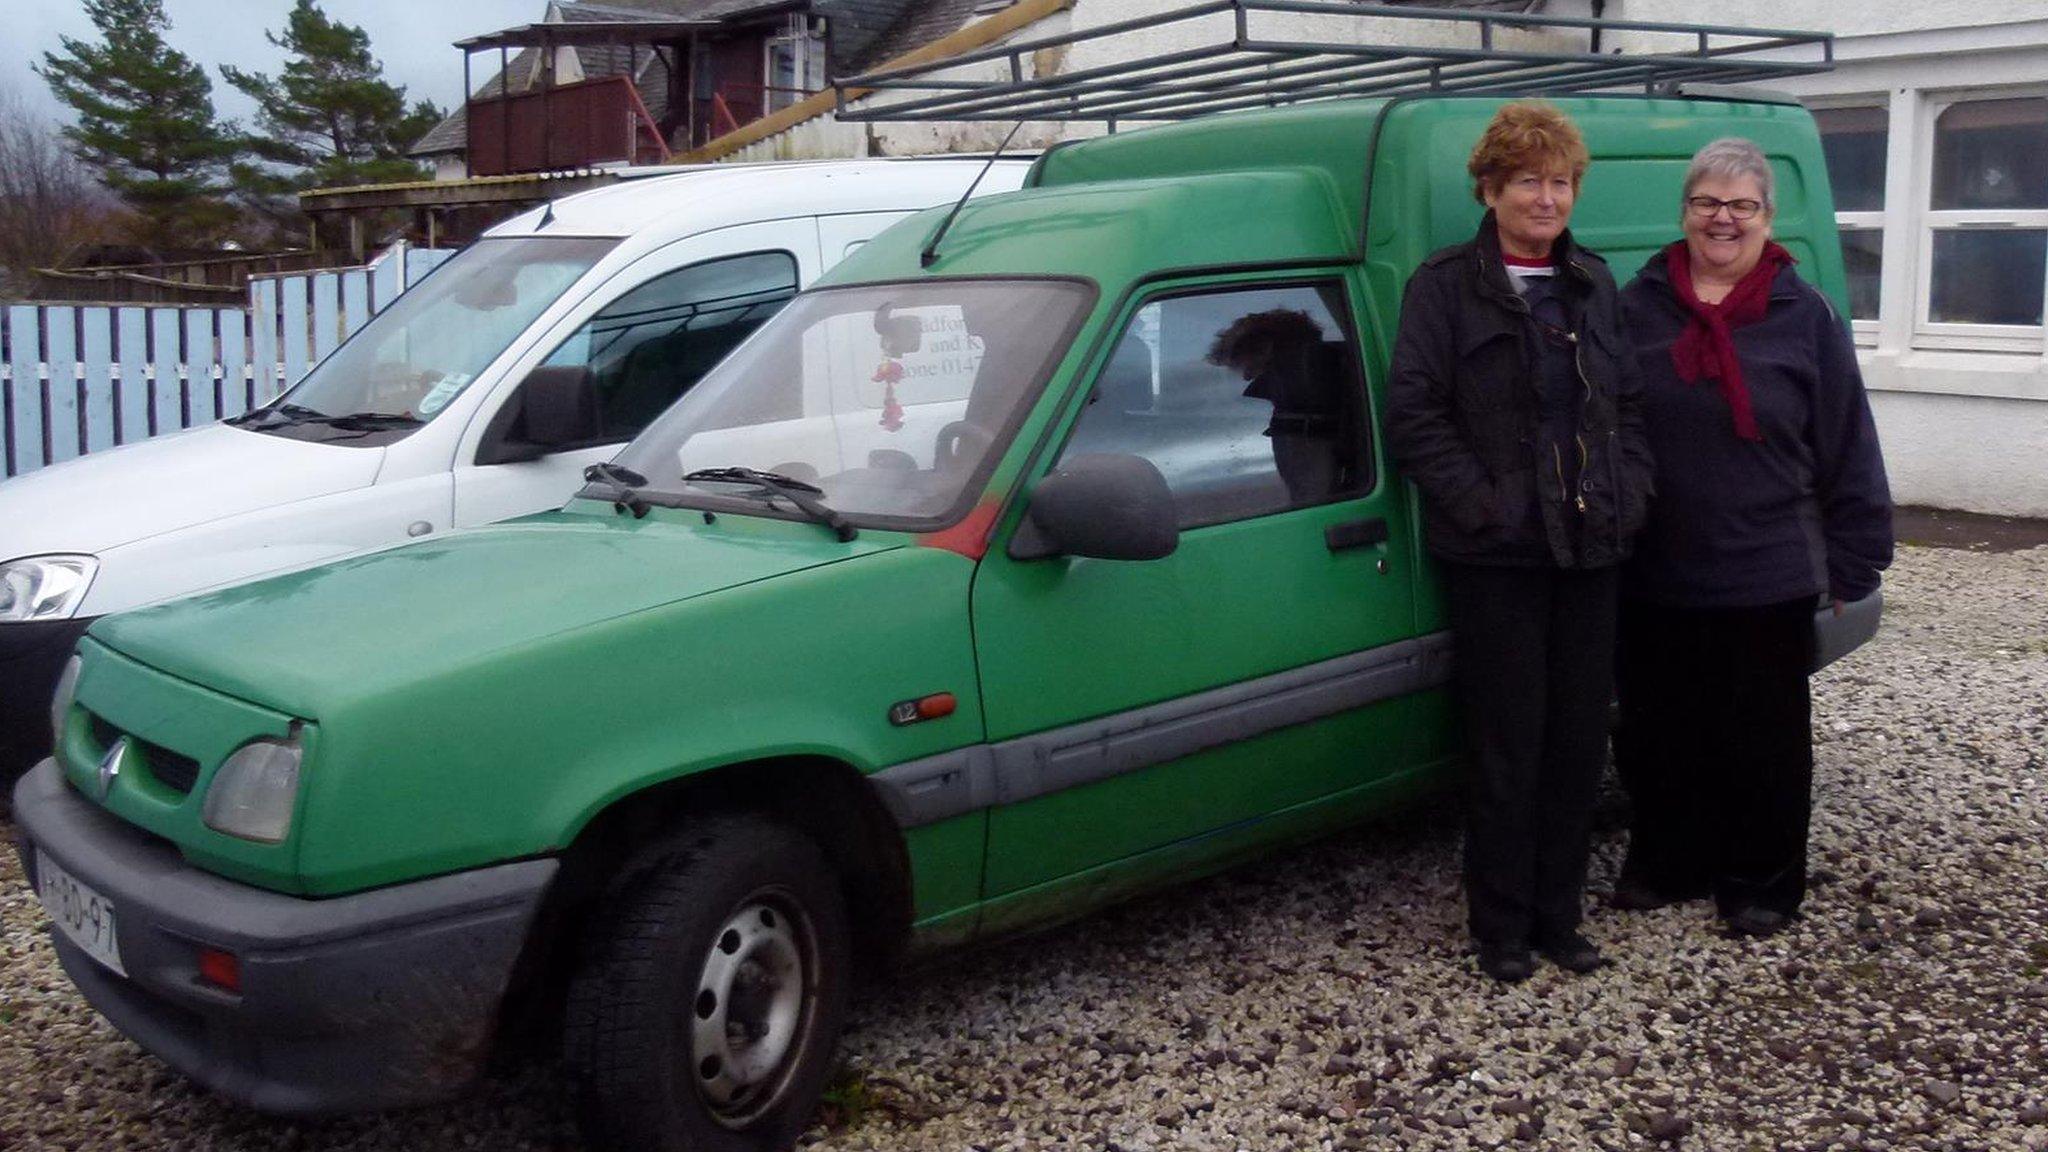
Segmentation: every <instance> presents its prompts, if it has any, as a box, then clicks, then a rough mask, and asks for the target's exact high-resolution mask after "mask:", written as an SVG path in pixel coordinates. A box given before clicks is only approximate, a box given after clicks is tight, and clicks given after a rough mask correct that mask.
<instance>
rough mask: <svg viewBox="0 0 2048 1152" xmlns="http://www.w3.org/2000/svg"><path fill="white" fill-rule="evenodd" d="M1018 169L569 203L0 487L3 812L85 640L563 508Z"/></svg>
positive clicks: (910, 172) (860, 175)
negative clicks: (902, 225)
mask: <svg viewBox="0 0 2048 1152" xmlns="http://www.w3.org/2000/svg"><path fill="white" fill-rule="evenodd" d="M985 167H986V168H988V171H987V173H986V175H985V176H984V175H983V174H982V173H983V169H984V168H985ZM1028 167H1029V164H1028V161H1026V160H999V161H996V162H995V163H994V164H993V166H989V165H988V164H987V162H986V161H983V160H980V159H973V158H960V159H941V158H929V159H910V158H905V159H897V160H860V161H820V162H812V163H798V164H764V165H724V166H713V167H707V168H697V169H690V170H684V171H679V172H674V173H670V174H666V175H661V176H650V177H643V178H635V179H631V180H627V181H622V182H620V183H619V184H616V185H613V186H610V187H606V188H600V189H597V190H595V191H590V192H585V193H582V194H580V195H576V196H570V197H568V198H566V199H563V200H561V201H559V202H557V203H554V204H551V205H547V206H546V207H543V208H536V209H534V210H532V211H529V212H527V213H525V214H523V215H521V216H518V217H515V218H514V219H512V220H509V221H507V222H505V223H503V224H500V225H498V226H497V227H496V228H493V229H491V230H490V231H489V232H488V233H486V234H485V235H484V236H483V237H482V238H480V239H479V240H477V241H476V243H474V244H472V245H470V246H469V247H468V248H466V249H464V250H463V251H462V252H461V253H459V254H458V255H456V256H455V257H454V258H452V259H451V260H449V261H448V262H447V263H446V264H444V265H442V266H441V267H440V268H438V269H436V270H435V271H434V273H433V274H432V275H431V276H429V277H428V278H427V279H425V280H424V281H422V282H420V283H419V284H418V285H416V286H415V287H414V288H413V289H412V290H411V291H409V292H407V293H405V294H404V295H403V296H401V297H399V299H398V300H397V301H395V302H394V303H393V304H392V305H391V306H390V307H389V308H387V309H385V310H384V311H383V312H381V313H379V314H378V315H377V316H376V317H375V318H374V319H372V320H371V321H370V322H369V323H368V324H366V325H364V326H363V328H362V329H361V330H360V331H358V332H357V333H356V334H355V335H354V336H352V337H350V338H349V340H348V342H347V343H345V344H343V345H342V346H341V347H340V348H338V349H336V350H335V352H334V353H333V354H332V355H331V356H329V357H327V359H325V360H323V361H322V362H321V363H320V364H319V365H318V366H317V367H315V368H314V369H313V371H312V372H311V373H309V374H308V375H307V376H306V377H305V379H303V380H301V381H300V382H299V383H298V384H297V385H295V386H294V387H292V388H291V389H290V390H288V391H287V392H286V393H285V394H284V395H283V396H281V397H279V398H278V399H277V400H276V401H274V402H272V403H270V404H268V405H266V406H264V407H262V408H260V409H258V410H256V411H254V412H251V413H249V414H248V415H246V416H241V417H236V418H234V419H231V420H227V421H223V422H221V423H218V424H210V425H207V426H205V427H201V428H194V429H191V430H188V431H184V432H179V433H175V434H172V435H166V436H160V437H157V438H156V439H153V440H149V441H146V442H143V443H140V444H134V445H129V446H126V447H122V448H117V449H113V450H111V451H107V452H100V453H95V454H93V455H91V456H86V457H83V458H81V459H78V460H74V461H70V462H68V463H64V464H58V465H54V466H52V467H48V468H44V469H42V470H40V471H37V472H33V473H30V474H28V475H26V476H22V477H18V478H16V479H13V480H9V481H6V482H5V483H0V808H4V798H5V797H6V795H7V793H8V792H9V791H10V789H11V786H12V784H13V781H14V778H15V777H16V776H18V775H20V774H21V773H22V772H23V771H25V770H26V769H27V768H28V767H29V765H30V764H32V763H34V762H35V761H36V760H37V759H39V758H41V757H42V756H43V755H45V754H47V752H48V750H49V747H50V725H49V721H48V717H47V715H46V713H47V704H48V702H49V700H50V698H51V693H52V690H53V689H54V688H55V686H56V682H57V678H58V675H59V672H60V670H61V668H62V666H63V664H64V661H65V659H66V658H67V657H68V656H69V654H70V652H71V649H72V646H73V645H74V644H75V643H76V641H77V639H78V637H79V635H80V634H81V633H83V632H84V631H85V629H86V626H87V625H89V624H90V623H91V622H92V621H93V619H95V618H97V617H99V616H103V615H106V614H107V613H109V612H117V611H120V610H122V609H124V608H132V607H135V606H136V605H139V604H145V603H149V602H152V601H156V600H163V599H167V598H169V597H173V596H182V595H185V594H187V593H191V592H197V591H201V590H203V589H207V588H213V587H218V586H220V585H223V584H230V583H236V582H239V581H243V580H247V579H250V578H252V577H256V576H261V575H264V574H267V573H272V572H277V571H280V570H283V569H286V568H293V567H298V566H301V565H306V564H311V563H314V562H316V561H321V560H326V559H330V558H332V557H335V556H339V555H342V554H344V553H348V552H354V551H358V550H361V549H364V548H370V547H375V546H379V545H387V544H394V543H398V542H400V541H403V540H405V539H407V538H409V537H420V536H428V535H431V534H433V533H437V532H443V531H446V530H448V529H450V528H461V527H465V526H469V525H475V524H484V523H488V522H490V521H493V520H502V519H504V518H506V517H508V516H517V515H521V514H524V513H528V512H536V511H540V510H543V509H547V508H553V507H556V506H558V505H560V504H562V503H563V502H564V501H566V500H567V499H568V498H569V497H570V495H571V494H572V493H574V492H575V491H576V489H577V488H578V487H580V486H581V485H582V483H583V478H582V477H583V469H584V467H585V466H586V465H589V464H591V463H594V462H596V461H600V460H604V459H607V458H609V457H610V456H611V455H612V454H613V452H615V451H616V450H617V449H618V447H619V445H620V444H622V443H623V442H625V441H626V440H629V439H631V438H632V437H633V435H634V434H635V433H637V432H638V431H639V430H640V428H641V427H642V426H643V425H644V424H646V423H647V421H648V420H650V419H652V418H653V417H654V416H655V415H656V414H657V413H659V412H661V410H662V409H664V408H666V407H668V405H669V403H670V402H671V401H673V400H674V399H675V398H676V397H677V396H679V395H681V394H682V392H683V390H684V389H686V388H688V387H689V386H690V385H691V384H692V383H694V382H695V381H696V379H697V378H698V377H699V376H700V375H702V374H703V372H704V370H705V369H707V368H709V367H711V366H712V365H713V364H715V363H717V362H718V360H719V359H720V358H721V357H722V356H724V355H725V353H726V352H727V351H728V350H729V349H731V348H732V347H733V346H734V345H735V344H737V343H739V341H740V340H741V339H742V338H744V337H745V336H746V335H747V333H749V332H751V331H752V330H753V329H754V327H755V326H756V325H758V324H759V323H760V322H761V321H762V320H764V319H766V318H767V317H768V316H769V315H771V314H772V313H774V312H775V311H776V310H777V309H778V308H780V307H781V306H782V305H783V303H784V302H785V301H787V300H788V299H789V298H790V297H791V296H793V295H795V294H796V292H797V291H798V290H799V289H801V288H803V287H805V286H807V285H809V284H810V283H811V282H812V281H814V280H816V279H817V278H818V276H819V275H821V274H822V273H823V272H824V271H825V270H826V269H827V268H829V267H831V266H832V265H833V264H835V263H837V262H838V261H839V260H840V258H842V257H843V256H845V255H846V254H847V253H848V252H850V251H852V250H853V249H854V248H856V247H858V246H859V245H860V244H861V243H863V242H864V241H866V240H867V239H868V238H869V237H870V236H873V235H874V234H875V233H877V232H880V231H881V230H882V229H883V228H886V227H887V226H889V225H890V224H892V223H894V222H896V221H897V220H900V219H902V218H903V217H904V216H907V215H909V214H910V213H912V212H914V211H917V210H920V209H923V208H927V207H930V206H932V205H935V204H943V203H946V202H948V201H951V200H956V199H958V198H959V197H960V196H961V195H962V194H963V193H965V192H966V191H967V190H968V189H969V187H970V186H973V187H974V190H975V192H976V194H981V193H987V192H1005V191H1010V190H1013V189H1015V188H1017V187H1019V186H1020V185H1021V183H1022V182H1023V179H1024V174H1025V171H1026V169H1027V168H1028ZM977 177H979V178H980V183H979V184H978V185H977V184H975V181H976V179H977Z"/></svg>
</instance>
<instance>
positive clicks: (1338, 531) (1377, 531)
mask: <svg viewBox="0 0 2048 1152" xmlns="http://www.w3.org/2000/svg"><path fill="white" fill-rule="evenodd" d="M1386 542H1387V522H1386V520H1385V519H1383V518H1381V517H1378V516H1374V517H1373V518H1371V519H1370V520H1346V521H1344V522H1343V523H1342V524H1332V525H1330V526H1329V527H1328V528H1325V529H1323V543H1324V544H1325V545H1327V546H1328V547H1329V549H1330V551H1332V552H1342V551H1344V550H1345V549H1346V548H1363V547H1365V546H1366V545H1368V544H1385V543H1386Z"/></svg>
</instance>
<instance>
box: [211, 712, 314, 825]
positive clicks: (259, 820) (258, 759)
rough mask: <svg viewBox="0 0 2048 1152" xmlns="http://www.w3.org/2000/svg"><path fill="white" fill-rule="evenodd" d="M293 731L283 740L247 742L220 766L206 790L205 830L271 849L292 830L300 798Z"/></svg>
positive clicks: (295, 738)
mask: <svg viewBox="0 0 2048 1152" xmlns="http://www.w3.org/2000/svg"><path fill="white" fill-rule="evenodd" d="M301 756H302V752H301V749H300V747H299V738H298V733H297V732H296V731H294V732H293V734H292V736H291V737H290V738H289V739H285V740H252V741H250V742H249V743H247V744H244V745H242V746H241V747H240V748H237V749H235V750H234V752H233V753H232V754H231V755H229V756H228V758H227V759H226V760H224V761H222V762H221V766H220V770H219V771H218V772H215V773H214V774H213V783H211V784H209V785H207V787H206V807H205V809H204V810H203V812H202V815H203V817H204V819H205V820H206V826H207V827H208V828H211V829H213V830H214V831H215V832H224V833H226V834H227V835H229V836H235V837H239V838H240V839H243V840H255V841H259V842H261V843H264V844H276V843H278V842H280V841H282V840H283V839H284V838H285V834H286V833H287V832H289V831H291V826H292V804H293V803H294V802H295V801H297V800H298V797H299V760H300V758H301Z"/></svg>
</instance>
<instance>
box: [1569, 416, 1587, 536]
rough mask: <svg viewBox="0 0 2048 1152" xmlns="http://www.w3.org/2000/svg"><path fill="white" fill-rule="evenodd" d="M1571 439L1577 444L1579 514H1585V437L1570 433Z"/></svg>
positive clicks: (1580, 434)
mask: <svg viewBox="0 0 2048 1152" xmlns="http://www.w3.org/2000/svg"><path fill="white" fill-rule="evenodd" d="M1572 441H1573V442H1574V443H1576V444H1577V445H1578V446H1579V515H1581V516H1584V515H1585V514H1586V437H1585V436H1584V434H1582V433H1578V432H1574V433H1572Z"/></svg>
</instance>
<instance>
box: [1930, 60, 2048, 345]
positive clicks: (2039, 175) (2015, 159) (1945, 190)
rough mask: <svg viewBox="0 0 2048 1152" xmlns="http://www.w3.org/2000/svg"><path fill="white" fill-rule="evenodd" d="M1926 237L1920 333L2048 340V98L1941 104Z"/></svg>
mask: <svg viewBox="0 0 2048 1152" xmlns="http://www.w3.org/2000/svg"><path fill="white" fill-rule="evenodd" d="M1929 171H1930V172H1931V175H1932V178H1931V181H1930V187H1929V189H1928V202H1927V212H1926V215H1925V217H1924V218H1923V226H1922V230H1921V237H1920V255H1921V264H1922V267H1923V269H1924V271H1923V272H1922V280H1921V283H1922V285H1923V288H1924V292H1923V295H1922V300H1921V308H1920V315H1919V321H1920V333H1919V335H1920V341H1921V342H1922V343H1926V344H1930V345H1934V346H1951V347H1953V346H1968V347H1982V348H2005V347H2011V348H2033V349H2037V348H2039V347H2040V339H2041V332H2042V320H2043V311H2044V309H2043V304H2044V298H2048V98H2041V97H2026V98H2006V99H1983V100H1957V101H1954V102H1951V103H1949V104H1947V105H1946V106H1942V107H1937V108H1936V109H1935V113H1934V120H1933V162H1932V164H1931V165H1930V167H1929Z"/></svg>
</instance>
